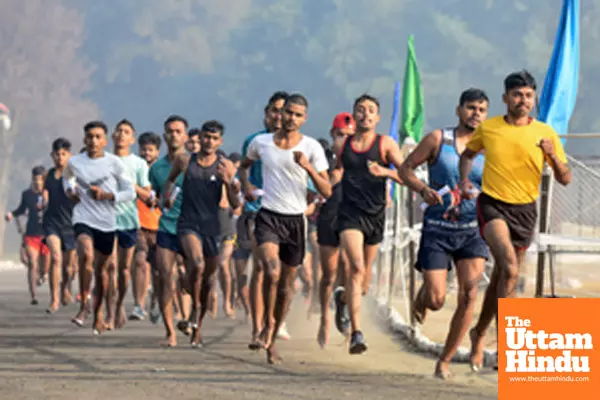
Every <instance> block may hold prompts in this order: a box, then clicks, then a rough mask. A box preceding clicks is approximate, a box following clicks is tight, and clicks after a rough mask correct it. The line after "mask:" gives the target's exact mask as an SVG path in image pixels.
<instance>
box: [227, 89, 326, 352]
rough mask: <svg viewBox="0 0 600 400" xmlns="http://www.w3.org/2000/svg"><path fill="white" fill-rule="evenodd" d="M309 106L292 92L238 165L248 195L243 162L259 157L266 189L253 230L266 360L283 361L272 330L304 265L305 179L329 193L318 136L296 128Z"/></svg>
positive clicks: (250, 145)
mask: <svg viewBox="0 0 600 400" xmlns="http://www.w3.org/2000/svg"><path fill="white" fill-rule="evenodd" d="M307 108H308V102H307V100H306V98H305V97H304V96H302V95H300V94H292V95H290V96H289V97H288V98H287V100H286V101H285V105H284V109H283V114H282V124H281V129H279V130H278V131H277V132H276V133H275V134H264V135H258V136H256V137H255V138H254V139H253V140H252V141H251V142H250V144H249V146H248V151H247V154H246V156H245V157H244V159H243V160H242V163H241V165H240V170H239V179H240V182H241V183H242V187H243V188H244V192H245V193H246V195H251V193H252V191H253V190H255V187H253V186H252V185H251V184H250V182H249V180H248V171H247V168H249V167H250V166H251V165H252V164H253V163H254V162H255V161H258V160H261V161H262V168H263V171H262V173H263V179H264V185H263V190H264V194H263V197H262V200H261V201H262V204H261V208H260V211H259V212H258V214H257V216H256V225H255V231H254V234H255V237H256V242H257V244H258V248H259V254H260V258H261V261H262V262H263V263H264V264H263V265H264V266H265V270H266V276H265V281H266V282H265V286H266V290H265V293H264V294H265V306H266V313H265V314H266V321H265V324H264V328H263V334H262V335H261V336H262V339H263V343H264V348H265V349H266V350H267V361H268V362H269V363H279V362H281V361H282V360H281V357H280V356H279V354H278V353H277V350H276V348H275V333H276V332H277V331H278V329H279V327H280V325H281V323H282V322H283V321H284V320H285V315H286V313H287V311H288V307H289V304H290V301H291V296H290V295H291V292H292V290H291V285H292V283H293V280H294V278H295V277H296V268H297V267H298V266H300V265H302V262H303V260H304V255H305V252H306V217H305V216H304V213H305V212H306V209H307V206H308V205H307V191H308V179H309V178H310V179H311V180H312V181H313V182H314V185H315V186H316V188H317V190H318V191H319V193H321V195H323V196H324V197H326V198H327V197H329V196H330V195H331V184H330V183H329V178H328V174H327V168H328V165H327V159H326V158H325V152H324V151H323V148H322V147H321V145H320V144H319V142H317V141H316V140H315V139H313V138H310V137H308V136H305V135H303V134H301V133H300V128H301V127H302V125H303V124H304V122H305V121H306V111H307Z"/></svg>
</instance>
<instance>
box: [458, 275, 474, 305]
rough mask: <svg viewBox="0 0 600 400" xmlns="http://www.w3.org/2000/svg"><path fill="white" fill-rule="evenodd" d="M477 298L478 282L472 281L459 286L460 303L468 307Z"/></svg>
mask: <svg viewBox="0 0 600 400" xmlns="http://www.w3.org/2000/svg"><path fill="white" fill-rule="evenodd" d="M475 300H477V282H475V281H470V282H467V283H466V284H465V285H463V286H462V287H460V288H459V293H458V304H459V305H462V306H464V307H468V306H470V305H472V304H475Z"/></svg>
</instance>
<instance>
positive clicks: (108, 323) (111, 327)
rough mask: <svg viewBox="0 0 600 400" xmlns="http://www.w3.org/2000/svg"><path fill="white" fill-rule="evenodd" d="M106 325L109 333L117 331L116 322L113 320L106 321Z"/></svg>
mask: <svg viewBox="0 0 600 400" xmlns="http://www.w3.org/2000/svg"><path fill="white" fill-rule="evenodd" d="M104 325H105V326H106V330H107V331H114V330H115V321H114V320H113V319H112V318H111V319H107V320H106V321H104Z"/></svg>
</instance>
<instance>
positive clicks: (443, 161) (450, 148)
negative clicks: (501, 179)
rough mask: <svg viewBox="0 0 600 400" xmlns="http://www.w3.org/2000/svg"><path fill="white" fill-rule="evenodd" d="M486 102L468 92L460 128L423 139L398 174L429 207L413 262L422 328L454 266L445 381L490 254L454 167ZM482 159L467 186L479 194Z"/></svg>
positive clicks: (441, 371) (442, 366) (441, 365)
mask: <svg viewBox="0 0 600 400" xmlns="http://www.w3.org/2000/svg"><path fill="white" fill-rule="evenodd" d="M488 103H489V99H488V97H487V95H486V94H485V93H484V92H483V91H482V90H479V89H468V90H466V91H464V92H463V93H462V94H461V95H460V99H459V104H458V107H457V108H456V115H457V116H458V126H456V127H453V128H448V129H437V130H434V131H433V132H431V133H429V134H428V135H427V136H425V137H424V138H423V139H422V140H421V142H420V143H419V144H418V146H417V147H416V148H415V149H414V150H413V151H412V152H411V153H410V155H409V156H408V157H407V159H406V161H405V162H404V164H402V167H401V168H400V171H399V174H400V177H401V178H402V180H403V181H404V183H405V185H406V186H408V188H410V189H411V190H413V191H415V192H417V193H419V194H420V195H421V197H423V200H424V201H425V202H426V203H427V204H428V205H429V206H428V208H427V209H426V210H425V215H424V219H423V228H422V232H421V243H420V245H419V253H418V256H417V265H416V266H415V267H416V268H417V270H418V271H420V272H421V273H422V274H423V285H422V286H421V289H420V290H419V292H418V294H417V297H416V299H415V303H414V310H413V313H414V315H415V319H416V320H417V322H419V323H423V322H424V320H425V315H426V312H427V310H428V309H429V310H432V311H437V310H440V309H441V308H442V307H443V306H444V302H445V299H446V281H447V277H448V271H449V270H451V269H452V261H454V264H455V265H456V278H457V281H458V306H457V308H456V310H455V312H454V316H453V317H452V321H451V322H450V331H449V332H448V336H447V337H446V344H445V346H444V350H443V351H442V354H440V357H439V359H438V361H437V363H436V366H435V376H437V377H438V378H441V379H448V378H450V377H451V374H450V361H451V360H452V357H453V356H454V354H455V353H456V351H457V349H458V346H459V345H460V342H461V341H462V339H463V337H464V336H465V334H466V333H467V331H468V329H469V325H470V324H471V318H472V315H473V309H474V307H475V300H476V298H477V284H478V282H479V280H480V279H481V274H482V273H483V268H484V266H485V260H486V259H487V258H488V249H487V246H486V244H485V242H484V241H483V239H482V238H481V235H480V234H479V231H478V229H477V210H476V208H477V207H476V201H475V200H474V199H472V200H465V201H461V199H460V192H459V189H458V183H459V171H458V161H459V158H460V154H461V153H462V152H463V151H464V149H465V146H466V144H467V142H468V141H469V140H470V139H471V137H472V136H473V131H474V130H475V128H476V127H477V126H478V125H479V123H480V122H481V121H483V120H485V118H486V116H487V110H488ZM425 162H427V165H428V167H429V174H428V175H429V182H428V183H427V184H425V183H423V182H422V181H421V180H420V179H419V178H417V176H416V175H415V172H414V171H415V169H416V168H418V167H419V166H420V165H421V164H423V163H425ZM483 163H484V157H483V155H482V154H480V155H478V156H477V157H476V158H475V160H474V163H473V169H472V170H471V174H470V176H469V180H470V181H471V182H473V184H474V185H475V187H476V188H477V190H478V191H480V190H481V179H482V174H483ZM444 186H448V187H449V188H450V189H452V192H451V193H450V194H447V195H445V196H444V197H442V196H440V194H438V193H437V191H439V190H440V189H442V188H443V187H444Z"/></svg>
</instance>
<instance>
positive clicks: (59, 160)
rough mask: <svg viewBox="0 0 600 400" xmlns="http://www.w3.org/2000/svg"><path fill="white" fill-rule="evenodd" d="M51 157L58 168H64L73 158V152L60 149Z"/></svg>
mask: <svg viewBox="0 0 600 400" xmlns="http://www.w3.org/2000/svg"><path fill="white" fill-rule="evenodd" d="M50 157H52V162H54V166H55V167H56V168H64V167H65V166H66V165H67V162H68V161H69V158H70V157H71V152H70V151H68V150H66V149H60V150H58V151H53V152H52V153H50Z"/></svg>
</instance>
